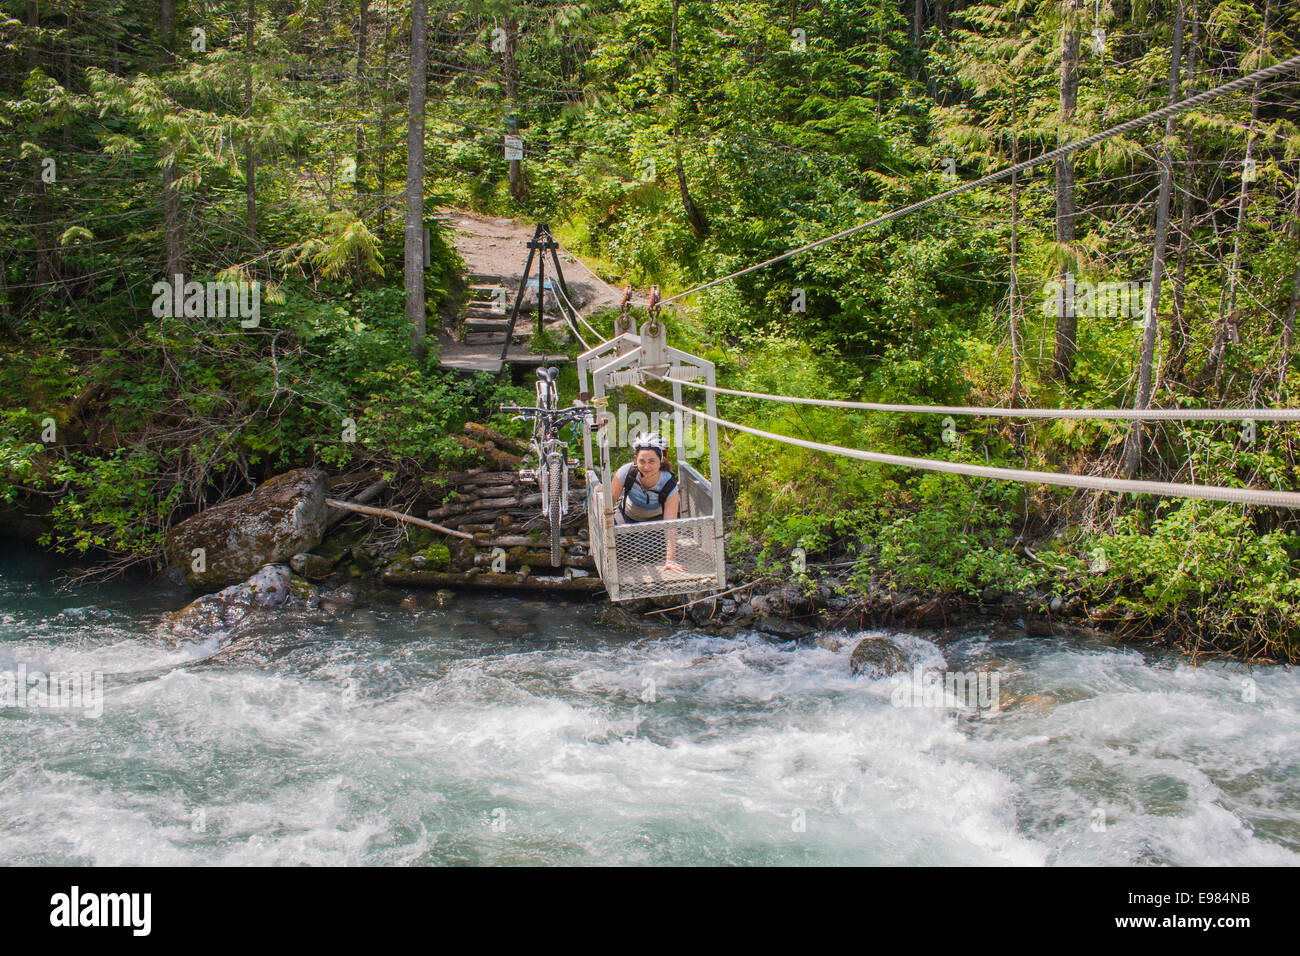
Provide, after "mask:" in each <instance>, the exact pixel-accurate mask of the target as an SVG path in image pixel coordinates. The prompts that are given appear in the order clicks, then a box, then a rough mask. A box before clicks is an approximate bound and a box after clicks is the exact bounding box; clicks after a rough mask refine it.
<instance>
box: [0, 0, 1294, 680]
mask: <svg viewBox="0 0 1300 956" xmlns="http://www.w3.org/2000/svg"><path fill="white" fill-rule="evenodd" d="M0 13H2V14H3V16H2V18H0V38H3V44H4V45H3V50H2V51H0V84H2V86H3V90H2V91H0V96H3V98H4V100H5V104H4V109H3V112H2V113H0V144H2V148H0V176H2V177H3V179H4V188H5V193H6V197H7V201H6V203H5V204H4V206H3V209H2V210H0V231H2V233H3V243H2V244H0V320H2V322H3V325H2V327H0V361H2V362H3V366H2V368H0V497H2V498H3V499H4V500H5V501H7V502H9V506H10V507H11V508H17V507H19V506H21V507H22V508H23V509H26V510H28V511H30V510H32V508H33V506H37V507H38V508H39V510H42V511H44V512H46V513H47V514H48V519H49V520H50V521H51V522H52V527H53V531H52V532H49V533H48V534H47V541H48V543H50V544H52V545H54V546H57V547H62V548H65V549H72V550H75V551H81V552H93V553H94V554H95V555H96V556H97V557H98V558H100V559H104V558H105V557H106V556H107V558H109V559H111V560H112V561H114V562H115V564H114V566H115V567H118V568H120V567H125V566H128V565H130V564H131V563H138V562H157V561H158V559H159V555H160V542H161V536H162V534H163V533H164V531H165V529H166V528H167V527H168V526H169V524H170V523H172V522H173V521H174V520H178V519H179V518H180V517H183V516H185V515H187V514H190V513H192V512H193V511H194V510H196V509H197V508H199V507H201V506H202V505H203V504H205V503H212V502H214V501H217V500H220V499H222V498H224V497H228V496H230V495H233V494H238V493H241V492H243V491H245V490H247V489H248V488H249V487H250V486H251V485H252V484H254V483H255V482H257V481H259V480H261V479H263V478H265V477H267V476H268V475H270V474H273V473H274V472H275V471H276V470H278V469H283V468H284V467H287V466H291V465H296V464H306V463H319V464H322V465H324V466H327V467H330V468H333V469H338V470H346V469H359V468H363V467H378V468H380V469H382V470H383V471H384V472H385V473H386V474H388V475H389V476H391V477H392V478H393V479H394V482H395V484H397V485H399V486H400V485H401V483H402V481H403V480H405V479H415V478H418V477H419V476H420V475H421V474H424V473H427V472H428V471H430V470H432V469H436V468H447V467H455V466H457V465H458V464H461V463H462V456H463V455H464V449H463V448H462V447H461V446H460V445H459V444H457V443H456V442H455V441H453V440H452V438H451V436H452V434H453V433H454V432H455V431H456V430H458V428H459V426H460V424H461V423H462V422H463V421H464V420H465V419H466V418H467V417H482V418H486V417H487V416H489V415H490V409H492V408H493V407H494V406H495V403H496V402H497V401H499V400H501V399H502V398H503V397H505V396H513V395H518V394H521V393H519V392H518V390H517V389H514V388H513V387H512V386H511V385H510V383H509V381H508V377H507V378H504V379H500V380H497V379H492V378H489V377H487V376H485V375H481V376H478V377H474V378H467V377H464V376H455V375H452V374H448V373H445V372H442V371H440V370H439V368H438V364H437V347H436V342H435V341H434V340H433V336H432V334H431V332H430V331H428V330H426V329H425V328H424V326H423V322H424V316H425V315H426V314H427V315H428V316H430V319H431V321H432V320H433V319H432V317H433V316H435V315H436V314H437V310H438V309H439V307H440V306H442V305H443V304H444V303H445V302H447V301H448V300H449V299H450V300H453V301H454V295H455V293H456V290H457V283H458V282H459V275H460V271H461V264H460V263H459V262H458V260H457V257H456V254H455V252H454V249H453V248H452V247H451V245H450V240H449V237H448V236H447V235H446V234H445V233H444V232H443V231H442V228H441V224H440V223H439V221H438V220H436V219H435V218H433V213H434V212H435V211H436V210H437V209H438V208H440V207H447V206H451V207H458V208H468V209H476V210H480V211H487V212H491V213H496V214H500V215H508V216H513V217H518V218H521V219H524V220H527V221H534V220H537V221H547V222H550V223H551V224H552V225H553V226H554V227H555V229H556V232H557V235H558V236H559V237H560V238H561V239H562V241H564V242H566V243H567V244H568V245H569V246H570V247H571V248H573V249H574V250H575V251H577V252H579V253H581V254H584V255H586V256H588V257H589V261H591V262H592V263H593V264H595V265H596V267H597V268H598V269H600V270H601V271H602V273H603V274H604V276H605V278H607V279H608V280H609V281H611V282H613V283H616V284H621V283H623V282H630V283H633V284H636V285H638V286H646V285H650V284H658V285H659V286H660V287H661V288H662V289H663V290H664V291H665V293H666V294H671V293H672V292H674V291H680V290H683V289H687V288H689V287H691V286H693V285H695V284H697V283H700V282H702V281H705V280H708V279H711V278H714V277H717V276H721V275H724V274H726V273H728V272H730V271H733V270H734V269H737V268H740V267H743V266H745V265H748V264H750V263H753V262H757V261H760V260H762V259H765V258H768V257H771V256H774V255H777V254H779V253H781V252H783V251H785V250H787V249H790V248H792V247H794V246H798V245H800V244H802V243H806V242H809V241H811V240H813V239H817V238H819V237H821V236H824V235H827V234H830V233H833V232H836V231H838V230H840V229H843V228H846V227H848V226H851V225H853V224H854V223H857V222H862V221H865V220H867V219H870V218H872V217H873V216H876V215H879V214H880V213H882V212H884V211H887V210H889V209H892V208H894V207H896V206H899V205H903V204H907V203H910V202H914V201H917V200H919V199H922V198H925V197H927V196H930V195H933V194H934V193H937V192H940V191H942V190H943V189H946V188H948V187H949V186H951V185H953V184H954V183H957V182H962V181H966V180H970V179H972V178H975V177H977V176H980V175H982V174H984V173H987V172H989V171H991V170H994V169H997V168H1000V167H1003V166H1006V165H1009V164H1011V163H1013V162H1016V161H1019V160H1023V159H1026V158H1028V157H1031V156H1035V155H1038V154H1041V153H1044V152H1046V151H1048V150H1050V149H1053V148H1054V147H1056V146H1057V145H1059V144H1062V143H1066V142H1069V141H1071V140H1077V139H1080V138H1082V137H1084V136H1086V135H1088V134H1090V133H1092V132H1096V131H1098V130H1101V129H1104V128H1106V127H1108V126H1112V125H1115V124H1116V123H1119V122H1121V121H1123V120H1126V119H1129V118H1131V117H1135V116H1139V115H1142V114H1143V113H1146V112H1148V111H1150V110H1153V109H1156V108H1158V107H1159V106H1162V105H1164V104H1165V103H1168V102H1170V101H1171V100H1175V99H1181V98H1182V97H1185V96H1188V95H1191V94H1192V93H1194V92H1196V91H1199V90H1204V89H1208V88H1210V87H1213V86H1215V85H1218V84H1220V83H1222V82H1225V81H1226V80H1228V79H1231V78H1233V77H1236V76H1240V75H1241V74H1242V73H1243V72H1248V71H1250V70H1253V69H1257V68H1258V67H1260V66H1263V65H1267V64H1270V63H1274V62H1277V61H1279V60H1281V59H1284V58H1286V57H1289V56H1292V55H1294V54H1295V53H1296V52H1297V50H1296V38H1297V37H1300V5H1297V4H1295V3H1293V2H1284V0H1255V2H1246V0H1217V2H1216V0H1104V2H1103V0H1096V2H1090V0H1011V2H1005V3H998V2H995V3H968V2H964V0H826V2H813V0H781V2H777V0H745V2H731V0H717V2H705V0H590V2H585V3H570V2H561V0H531V2H524V0H480V2H473V0H461V2H457V3H450V4H447V3H440V2H438V0H433V2H429V0H391V2H389V0H238V2H222V0H206V2H186V0H160V2H156V3H144V4H139V3H128V2H125V0H100V2H98V3H93V4H92V3H89V2H86V0H60V2H51V0H4V2H3V3H0ZM421 27H423V29H421ZM1298 105H1300V82H1298V81H1297V79H1296V77H1295V76H1294V75H1289V76H1283V77H1279V78H1277V79H1274V80H1270V81H1267V82H1264V83H1259V84H1256V85H1255V86H1254V87H1253V88H1250V89H1248V90H1245V91H1243V92H1242V93H1240V94H1238V95H1235V96H1231V97H1227V98H1224V99H1220V100H1216V101H1214V102H1212V103H1210V104H1207V105H1205V106H1203V107H1202V108H1199V109H1196V110H1192V111H1190V112H1186V113H1184V114H1182V115H1181V116H1179V117H1178V118H1177V119H1176V120H1175V121H1172V122H1171V123H1170V124H1169V125H1168V126H1166V127H1164V128H1160V127H1147V128H1145V129H1142V130H1138V131H1136V132H1135V133H1133V134H1130V135H1128V136H1121V137H1117V138H1114V139H1111V140H1108V141H1107V142H1105V143H1103V144H1101V145H1099V146H1096V147H1094V148H1091V149H1087V150H1083V151H1080V152H1078V153H1075V154H1073V155H1072V156H1070V157H1069V158H1067V159H1064V160H1060V161H1057V162H1055V163H1053V164H1048V165H1044V166H1040V167H1037V168H1035V169H1033V170H1031V171H1029V172H1028V173H1026V174H1025V175H1023V176H1018V177H1016V178H1015V179H1013V180H1011V181H1009V182H1005V183H1000V184H995V185H992V186H989V187H987V188H981V189H978V190H975V191H972V192H969V193H966V194H964V195H962V196H959V197H955V198H953V199H952V200H950V201H946V202H943V203H939V204H936V205H933V206H929V207H927V208H926V209H924V210H923V211H921V212H919V213H917V214H915V215H911V216H908V217H904V218H901V219H898V220H895V221H893V222H890V223H888V224H885V225H883V226H881V227H879V228H875V229H871V230H867V231H863V232H859V233H856V234H854V235H853V236H852V237H850V238H848V239H846V240H844V241H842V242H837V243H832V244H829V245H826V246H822V247H820V248H818V249H815V250H813V251H811V252H809V253H807V254H804V255H801V256H798V257H795V258H792V259H789V260H786V261H784V262H782V263H780V264H778V265H776V266H774V267H772V268H770V269H766V270H762V271H758V272H754V273H751V274H749V275H746V276H743V277H741V278H739V279H737V280H736V281H734V282H729V283H723V284H720V285H718V286H715V287H713V288H711V289H709V290H707V291H704V292H701V293H699V294H698V295H695V296H692V297H690V298H689V299H688V300H686V302H685V307H684V308H681V309H677V310H674V311H673V313H672V315H671V316H670V329H671V331H670V336H671V337H672V338H673V339H674V340H675V341H677V342H679V343H684V344H685V346H686V347H688V348H691V349H692V350H695V351H698V352H700V353H702V354H706V355H708V356H709V357H711V358H713V359H714V360H715V361H717V362H718V364H719V368H720V370H721V371H722V374H723V382H722V383H723V384H725V385H729V386H732V387H736V388H741V389H750V390H756V391H763V392H774V393H782V394H798V395H816V396H822V397H834V398H847V399H865V400H868V401H879V402H898V403H928V404H952V405H1000V406H1007V407H1061V408H1079V407H1111V408H1115V407H1134V406H1135V405H1136V406H1137V407H1146V406H1147V405H1150V406H1154V407H1173V406H1187V407H1205V408H1219V407H1240V408H1253V407H1261V406H1269V405H1284V406H1289V405H1291V404H1292V399H1291V392H1290V386H1291V384H1292V383H1293V382H1295V383H1296V384H1297V385H1300V379H1297V374H1298V372H1297V368H1296V362H1295V360H1294V354H1293V353H1294V341H1293V339H1294V329H1295V318H1296V312H1297V301H1298V299H1300V131H1298V130H1297V121H1298V117H1300V113H1298V112H1297V106H1298ZM412 107H415V108H414V109H412ZM506 133H517V134H518V135H520V136H521V137H522V138H523V140H524V144H525V155H524V159H523V160H522V161H515V162H512V161H507V160H506V159H505V158H504V153H503V149H502V137H503V135H504V134H506ZM408 157H409V159H408ZM421 224H423V225H426V226H428V227H429V228H430V235H431V237H432V241H431V243H430V245H431V248H430V250H429V256H428V257H429V260H430V265H429V267H428V268H427V269H424V268H421V267H420V266H421V263H420V262H419V252H420V250H419V247H418V236H419V233H420V227H421ZM412 235H414V236H416V237H417V240H416V245H415V252H414V259H413V258H412V256H413V252H412V241H411V237H412ZM177 274H181V275H183V276H184V277H185V280H186V281H197V282H200V283H207V282H212V283H233V284H236V285H237V284H238V283H240V282H243V283H251V282H253V281H256V282H258V283H260V288H261V289H262V292H263V294H262V304H261V308H260V313H259V314H258V315H251V314H248V313H247V310H239V311H238V313H237V314H236V311H235V309H234V308H233V307H232V308H231V309H230V310H228V311H227V312H223V313H222V314H221V315H220V316H214V315H212V314H211V312H212V310H211V309H210V308H209V309H206V310H205V309H195V310H190V309H188V308H186V307H185V304H184V302H183V301H182V299H184V298H185V297H184V296H183V295H177V296H175V297H174V298H173V297H172V296H170V295H167V294H163V295H160V294H159V293H158V291H157V286H156V284H157V283H159V282H166V281H168V277H170V276H174V275H177ZM1153 278H1156V279H1157V280H1158V281H1156V282H1154V283H1153V282H1152V280H1153ZM218 288H220V286H218ZM232 288H233V286H232ZM1063 290H1068V291H1063ZM1148 295H1150V296H1152V301H1153V302H1154V303H1155V316H1154V317H1155V321H1152V322H1146V321H1144V317H1145V312H1146V307H1145V301H1146V299H1145V298H1144V297H1145V296H1148ZM234 302H235V298H234V297H233V296H232V297H231V303H232V304H233V303H234ZM160 303H161V304H160ZM610 320H611V317H609V316H606V317H604V318H597V319H596V322H597V324H598V325H600V323H601V322H602V321H603V322H605V323H606V324H605V325H604V326H602V327H603V328H605V329H606V330H608V329H609V328H610V327H611V326H610ZM723 414H724V415H725V416H726V417H728V418H731V419H733V420H739V421H742V422H746V423H749V424H751V425H754V426H756V427H760V428H764V429H768V430H771V431H775V432H780V433H784V434H788V435H795V436H800V437H805V438H811V439H814V440H817V441H822V442H828V443H834V444H840V445H845V446H850V447H855V448H866V449H871V450H876V451H889V452H897V453H901V454H909V455H920V456H928V457H934V458H945V459H950V460H961V461H972V462H979V463H993V464H1003V465H1009V466H1012V467H1024V468H1035V469H1042V470H1057V471H1072V472H1079V473H1089V474H1108V475H1129V476H1135V477H1143V478H1154V479H1161V480H1169V481H1179V482H1197V483H1211V484H1223V485H1252V486H1257V487H1269V488H1278V489H1294V488H1297V487H1300V474H1298V473H1297V454H1298V453H1300V447H1298V446H1300V429H1297V427H1296V425H1295V424H1294V423H1264V422H1259V423H1255V422H1250V421H1231V422H1220V423H1204V424H1200V423H1186V422H1166V423H1148V424H1147V425H1145V426H1144V427H1140V428H1135V427H1131V426H1130V425H1129V424H1128V423H1125V422H1108V421H1098V420H1070V419H1064V420H1049V421H1031V420H1019V419H988V418H983V419H981V418H962V419H957V420H952V421H944V422H940V421H939V420H938V418H937V417H934V416H921V415H898V414H878V413H866V412H862V413H858V412H846V411H842V410H826V409H815V408H808V407H797V406H796V407H791V406H784V405H773V404H764V403H760V402H756V401H752V400H746V399H734V398H733V399H723ZM1245 417H1246V416H1243V418H1245ZM722 465H723V469H724V474H725V475H726V476H727V478H728V481H729V484H730V486H731V488H733V489H734V493H735V503H736V514H735V522H734V524H733V528H734V530H735V531H736V534H735V536H734V541H733V546H734V548H735V549H736V552H735V553H736V555H737V556H739V555H741V554H749V555H757V556H758V558H759V561H760V564H763V563H767V564H772V565H775V564H778V563H779V564H782V565H787V566H788V562H789V560H790V554H791V552H792V550H793V549H795V548H802V549H803V550H804V552H805V553H806V554H807V556H808V560H809V561H810V562H812V563H813V564H816V562H818V561H819V560H820V561H842V560H845V559H846V558H847V559H848V560H851V561H855V562H856V568H857V579H856V580H857V583H859V584H860V585H861V586H863V587H873V588H884V589H886V590H888V589H913V590H925V591H933V592H964V593H972V594H974V593H979V592H981V591H982V590H984V589H986V588H989V587H995V588H1001V589H1008V590H1010V589H1026V588H1038V589H1040V590H1041V591H1043V592H1045V593H1054V594H1059V595H1063V596H1066V597H1069V598H1074V599H1078V600H1080V601H1082V602H1083V603H1084V604H1085V605H1086V606H1087V608H1088V609H1089V610H1090V611H1091V612H1092V613H1093V615H1094V616H1095V617H1098V618H1100V619H1110V620H1113V621H1116V622H1117V623H1119V624H1120V625H1121V626H1122V627H1124V628H1125V629H1126V630H1128V631H1129V632H1131V633H1134V634H1159V633H1168V634H1170V635H1171V636H1176V637H1177V638H1178V639H1179V640H1181V641H1184V642H1186V643H1187V645H1188V646H1193V647H1197V646H1216V647H1233V648H1234V649H1235V650H1237V651H1238V652H1240V653H1243V654H1245V655H1246V656H1249V657H1260V656H1269V657H1286V658H1295V657H1296V656H1297V649H1298V648H1300V582H1298V581H1297V577H1296V569H1297V561H1300V523H1297V520H1296V517H1295V516H1293V515H1291V514H1289V513H1287V512H1285V511H1282V510H1274V509H1264V508H1254V507H1251V508H1243V507H1242V506H1227V505H1212V504H1207V503H1204V502H1196V501H1186V500H1179V499H1154V498H1147V497H1138V498H1135V497H1131V496H1130V497H1121V496H1117V495H1110V494H1100V493H1095V492H1087V493H1083V492H1068V491H1064V490H1061V489H1047V488H1043V487H1038V486H1035V487H1026V486H1023V485H1014V484H1007V483H1001V482H994V481H976V480H968V479H963V478H957V477H951V476H942V475H935V474H921V473H915V472H910V471H903V470H897V469H888V468H882V467H879V466H874V465H862V464H860V463H856V462H852V461H850V460H847V459H840V458H830V457H824V456H818V455H814V454H811V453H809V452H806V451H801V450H799V449H795V448H790V447H787V446H782V445H776V444H773V443H771V442H767V441H763V440H761V439H758V438H754V437H752V436H748V435H744V434H735V435H731V434H729V435H728V436H727V438H726V440H725V447H724V450H723V460H722ZM42 503H43V504H42Z"/></svg>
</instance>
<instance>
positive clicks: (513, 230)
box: [441, 209, 644, 315]
mask: <svg viewBox="0 0 1300 956" xmlns="http://www.w3.org/2000/svg"><path fill="white" fill-rule="evenodd" d="M441 215H442V218H444V219H446V220H447V221H448V222H449V223H450V224H451V225H452V227H453V228H454V229H455V242H456V251H457V252H459V253H460V256H461V258H462V259H464V260H465V265H466V266H467V267H468V268H469V271H470V273H471V274H473V275H476V276H485V277H489V278H488V279H486V280H485V281H499V282H501V283H502V284H503V285H504V286H505V287H506V288H507V289H508V290H509V291H510V292H511V293H512V294H513V293H514V291H515V290H517V289H518V288H519V283H520V282H521V281H522V280H523V277H524V264H525V263H526V262H527V261H528V246H527V243H528V240H530V239H532V238H533V233H534V231H535V230H536V228H537V226H536V224H535V223H528V222H520V221H519V220H515V219H499V218H493V217H489V216H480V215H478V214H476V213H471V212H464V211H462V210H459V209H446V210H442V213H441ZM559 255H560V263H561V265H562V267H563V269H564V281H565V284H566V285H567V286H568V288H569V294H570V297H571V298H572V300H573V304H574V305H576V306H577V307H578V308H579V309H580V310H581V311H582V312H583V313H584V314H586V315H590V314H591V313H592V312H594V311H596V310H598V309H601V308H604V307H606V306H617V305H618V304H619V302H620V301H621V300H622V298H623V291H622V290H621V289H615V288H614V287H613V286H611V285H609V284H607V283H606V282H605V281H604V280H602V279H601V278H600V277H599V276H598V275H596V273H594V272H592V271H591V270H590V269H589V268H587V266H586V264H585V263H583V262H582V260H581V259H579V258H578V257H577V256H575V255H573V253H571V252H569V251H568V250H567V249H565V248H564V246H562V245H561V247H560V250H559ZM547 267H548V268H547V270H546V271H547V276H548V277H549V276H550V275H551V273H552V272H553V271H554V268H553V266H552V265H551V263H550V262H549V256H548V262H547ZM536 273H537V265H536V262H535V261H534V264H533V274H534V275H536ZM633 301H634V302H638V303H639V302H642V301H644V297H638V296H637V295H636V293H635V292H633Z"/></svg>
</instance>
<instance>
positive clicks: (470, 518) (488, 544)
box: [384, 468, 601, 591]
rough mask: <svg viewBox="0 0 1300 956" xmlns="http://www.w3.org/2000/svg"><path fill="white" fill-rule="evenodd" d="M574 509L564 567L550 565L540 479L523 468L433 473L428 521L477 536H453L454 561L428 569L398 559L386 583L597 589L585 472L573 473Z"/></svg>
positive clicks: (567, 520) (569, 516) (568, 526)
mask: <svg viewBox="0 0 1300 956" xmlns="http://www.w3.org/2000/svg"><path fill="white" fill-rule="evenodd" d="M569 478H570V481H571V482H573V483H575V484H577V485H578V487H577V488H570V491H569V504H568V506H569V510H568V513H567V514H566V515H565V518H564V523H563V526H562V528H563V532H564V535H563V537H562V538H561V539H560V547H561V550H562V558H561V562H560V566H559V567H555V566H553V565H552V564H551V554H550V524H549V521H548V519H546V518H543V517H542V496H541V492H540V491H539V489H538V486H537V484H536V482H533V481H525V480H523V479H521V478H520V477H519V473H518V471H498V470H488V469H486V468H475V469H472V470H470V471H462V472H452V473H444V474H440V475H435V476H433V478H432V482H433V484H434V486H435V487H434V488H431V489H430V496H431V497H432V498H433V500H435V501H437V500H439V499H441V502H442V503H441V504H440V505H439V506H438V507H436V508H432V509H430V511H429V512H428V517H429V520H431V521H436V522H437V523H439V524H441V525H445V526H446V527H448V528H452V529H455V530H457V531H460V532H464V533H467V534H470V535H472V536H473V539H472V541H458V540H454V539H448V540H447V544H448V547H449V550H450V552H451V566H450V567H448V568H446V569H445V570H444V569H437V570H435V569H432V568H429V569H425V568H422V567H416V566H412V565H408V564H399V565H396V566H394V567H392V568H390V569H389V570H388V571H386V572H385V574H384V579H385V581H387V582H388V583H391V584H398V585H408V586H409V585H421V586H429V587H456V586H471V587H483V588H490V587H510V588H536V589H558V590H565V591H595V590H599V589H600V587H601V585H600V579H599V577H598V576H597V575H596V562H595V560H594V558H593V557H592V555H591V552H590V547H589V542H588V540H587V512H586V508H585V507H583V498H584V497H585V494H586V492H585V489H584V488H582V487H581V485H582V476H581V473H580V472H579V473H576V474H575V473H574V472H572V471H571V472H570V475H569Z"/></svg>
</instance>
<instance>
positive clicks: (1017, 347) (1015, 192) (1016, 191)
mask: <svg viewBox="0 0 1300 956" xmlns="http://www.w3.org/2000/svg"><path fill="white" fill-rule="evenodd" d="M1012 102H1013V104H1014V102H1015V101H1014V98H1013V100H1012ZM1012 109H1013V112H1014V105H1013V107H1012ZM1012 121H1013V122H1014V121H1015V120H1014V117H1013V120H1012ZM1019 154H1020V148H1019V142H1018V137H1017V136H1016V133H1015V131H1014V130H1013V131H1012V133H1011V163H1012V165H1015V164H1016V163H1018V162H1020V155H1019ZM1019 259H1020V174H1019V173H1012V174H1011V292H1010V301H1009V312H1010V321H1011V407H1012V408H1019V407H1020V390H1021V384H1020V377H1021V352H1022V351H1023V349H1022V346H1021V341H1020V279H1019V273H1018V271H1017V270H1018V266H1019Z"/></svg>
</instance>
